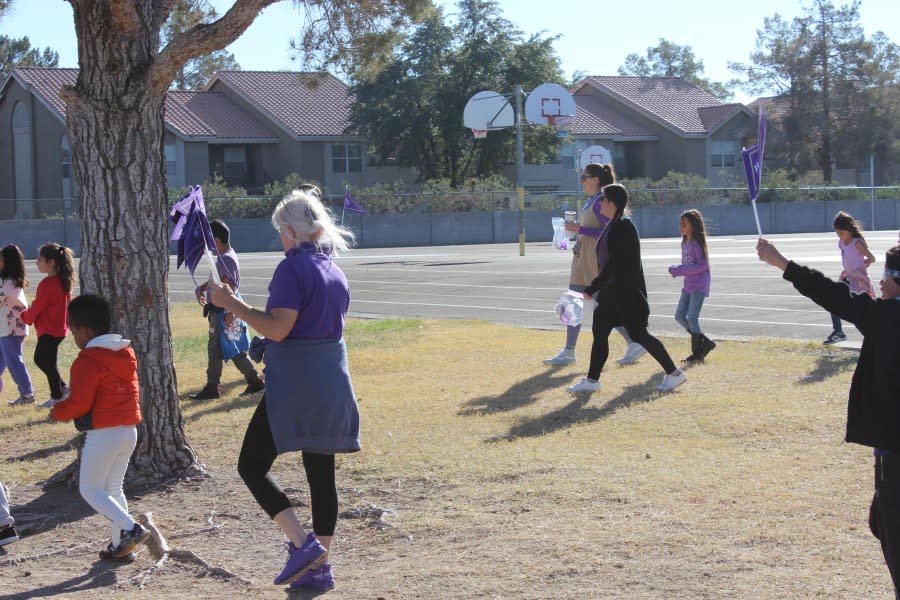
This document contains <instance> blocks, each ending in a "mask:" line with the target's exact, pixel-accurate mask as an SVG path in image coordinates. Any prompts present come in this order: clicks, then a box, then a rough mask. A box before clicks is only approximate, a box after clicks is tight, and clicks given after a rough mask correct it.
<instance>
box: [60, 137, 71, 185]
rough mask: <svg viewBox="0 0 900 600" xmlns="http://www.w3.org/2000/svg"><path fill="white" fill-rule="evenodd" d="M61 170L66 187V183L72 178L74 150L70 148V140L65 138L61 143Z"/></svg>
mask: <svg viewBox="0 0 900 600" xmlns="http://www.w3.org/2000/svg"><path fill="white" fill-rule="evenodd" d="M59 168H60V172H61V173H62V178H63V182H64V183H63V186H65V181H66V180H67V179H70V178H71V177H72V150H71V148H69V138H67V137H65V136H63V137H62V139H61V140H60V141H59Z"/></svg>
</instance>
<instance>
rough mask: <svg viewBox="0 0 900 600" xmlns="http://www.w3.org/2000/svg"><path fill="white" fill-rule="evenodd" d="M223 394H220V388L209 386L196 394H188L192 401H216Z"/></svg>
mask: <svg viewBox="0 0 900 600" xmlns="http://www.w3.org/2000/svg"><path fill="white" fill-rule="evenodd" d="M221 395H222V394H221V393H220V392H219V386H217V385H215V386H213V385H207V386H206V387H205V388H203V389H202V390H200V391H199V392H197V393H196V394H188V398H190V399H191V400H215V399H216V398H218V397H219V396H221Z"/></svg>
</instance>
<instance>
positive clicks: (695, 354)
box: [684, 333, 702, 363]
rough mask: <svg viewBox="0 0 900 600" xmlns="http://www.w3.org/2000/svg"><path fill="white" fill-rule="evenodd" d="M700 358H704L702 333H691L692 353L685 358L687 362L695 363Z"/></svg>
mask: <svg viewBox="0 0 900 600" xmlns="http://www.w3.org/2000/svg"><path fill="white" fill-rule="evenodd" d="M698 360H702V358H701V357H700V335H699V334H697V333H692V334H691V355H690V356H688V357H687V358H686V359H684V362H686V363H694V362H697V361H698Z"/></svg>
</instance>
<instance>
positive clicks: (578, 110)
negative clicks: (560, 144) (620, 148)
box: [572, 94, 657, 137]
mask: <svg viewBox="0 0 900 600" xmlns="http://www.w3.org/2000/svg"><path fill="white" fill-rule="evenodd" d="M573 98H574V99H575V124H574V125H572V134H573V135H599V136H614V137H656V135H657V134H656V133H655V132H653V131H651V130H650V129H648V128H646V127H643V126H642V125H639V124H637V123H635V122H634V121H633V120H631V119H629V118H628V117H627V116H625V115H623V114H621V113H619V112H616V111H615V110H613V108H612V107H610V106H609V103H608V102H604V101H603V99H602V98H598V97H597V96H594V95H590V94H575V95H574V96H573Z"/></svg>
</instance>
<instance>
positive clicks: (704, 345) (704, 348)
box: [698, 333, 716, 360]
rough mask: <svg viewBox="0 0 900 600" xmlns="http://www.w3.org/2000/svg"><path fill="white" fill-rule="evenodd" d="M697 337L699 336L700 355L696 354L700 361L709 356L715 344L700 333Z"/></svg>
mask: <svg viewBox="0 0 900 600" xmlns="http://www.w3.org/2000/svg"><path fill="white" fill-rule="evenodd" d="M699 335H700V353H699V354H698V356H699V357H700V360H703V359H704V358H706V355H707V354H709V353H710V352H712V351H713V349H714V348H715V347H716V343H715V342H714V341H712V340H711V339H709V338H708V337H706V336H705V335H703V334H702V333H701V334H699Z"/></svg>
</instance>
